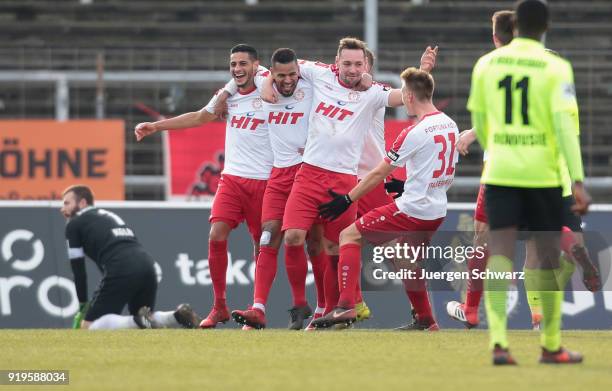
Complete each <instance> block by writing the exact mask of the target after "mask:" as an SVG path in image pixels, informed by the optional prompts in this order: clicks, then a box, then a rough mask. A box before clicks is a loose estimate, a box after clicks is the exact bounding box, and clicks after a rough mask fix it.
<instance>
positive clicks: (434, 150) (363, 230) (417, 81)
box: [313, 68, 459, 330]
mask: <svg viewBox="0 0 612 391" xmlns="http://www.w3.org/2000/svg"><path fill="white" fill-rule="evenodd" d="M401 78H402V84H403V86H402V89H401V93H402V101H403V102H404V106H405V108H406V109H407V110H408V112H410V113H413V114H415V115H417V118H418V122H417V124H416V125H414V126H411V127H409V128H406V129H404V130H403V131H402V132H401V133H400V135H399V136H398V138H397V139H396V140H395V142H394V144H393V147H392V148H391V150H389V152H388V153H387V156H386V157H385V159H384V160H383V161H382V162H381V163H380V164H379V165H378V167H376V169H374V170H373V171H372V172H370V173H369V174H368V175H367V176H366V178H365V179H363V180H362V181H361V182H360V183H359V185H357V186H356V187H354V188H353V189H351V190H350V191H349V192H348V193H341V194H336V193H335V192H331V193H332V195H333V196H334V199H333V200H332V201H330V202H328V203H325V204H322V205H321V206H320V207H319V210H320V213H321V216H322V217H324V218H328V219H331V220H335V219H337V218H339V217H342V216H343V215H346V213H345V212H346V211H347V210H349V209H350V208H351V207H352V205H353V204H354V202H356V201H358V200H359V199H360V198H361V197H363V196H364V195H366V194H367V193H368V192H369V191H371V190H372V189H374V188H375V187H376V186H377V185H379V184H380V183H381V181H382V180H384V178H386V177H387V176H388V175H389V174H391V172H392V171H393V170H394V169H396V168H397V167H401V166H405V167H406V172H407V173H408V175H409V178H408V180H407V181H406V183H405V188H404V192H403V193H402V195H401V197H399V198H398V199H397V200H396V201H395V202H391V203H389V204H387V205H385V206H382V207H379V208H376V209H374V210H372V211H370V212H368V213H366V214H365V215H364V216H362V217H361V218H360V219H359V220H357V221H354V222H353V223H352V224H350V226H348V228H345V229H344V230H343V231H342V232H341V234H340V262H339V264H338V280H339V281H340V299H339V301H338V307H336V308H335V309H334V310H333V311H332V312H330V313H329V314H327V315H326V316H324V317H323V318H320V319H318V320H315V321H314V322H313V324H314V325H315V327H317V328H319V327H320V328H327V327H330V326H332V325H334V324H338V323H352V322H353V321H354V320H355V317H356V313H355V310H354V306H355V286H356V284H357V280H358V278H359V276H360V268H361V242H362V239H363V238H365V239H368V240H370V241H374V242H375V243H384V242H387V241H389V240H392V239H395V238H399V237H402V236H404V235H405V234H406V233H415V232H416V233H417V234H416V235H413V236H412V239H415V240H416V242H410V243H409V244H411V245H420V244H422V243H425V244H427V243H428V242H429V240H431V237H432V236H433V233H434V232H435V231H436V230H437V229H438V227H439V226H440V224H441V223H442V221H443V220H444V217H445V216H446V205H447V199H446V191H447V189H448V188H449V187H450V185H451V183H452V181H453V178H454V174H455V164H456V162H457V155H456V154H455V148H453V147H454V145H455V142H456V140H457V137H458V134H459V133H458V130H457V125H456V124H455V122H454V121H453V120H452V119H450V118H449V117H448V116H447V115H446V114H444V113H441V112H439V111H438V110H437V109H436V107H435V106H434V105H433V102H432V96H433V91H434V80H433V77H432V76H431V75H430V74H428V73H427V72H424V71H421V70H417V69H415V68H408V69H406V70H405V71H404V72H402V74H401ZM408 240H409V241H410V240H411V239H408ZM406 283H407V284H410V285H412V286H413V287H414V288H413V289H408V290H407V293H408V294H409V298H410V301H411V303H412V305H413V309H414V310H415V312H416V321H415V323H414V324H413V325H412V327H411V329H413V330H437V329H438V325H437V323H436V322H435V320H434V317H433V314H432V311H431V306H430V304H429V300H428V299H427V290H426V286H425V280H422V279H420V280H415V281H412V282H406Z"/></svg>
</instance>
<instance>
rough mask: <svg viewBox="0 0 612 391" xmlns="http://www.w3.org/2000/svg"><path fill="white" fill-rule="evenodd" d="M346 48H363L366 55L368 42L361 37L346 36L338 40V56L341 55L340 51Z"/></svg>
mask: <svg viewBox="0 0 612 391" xmlns="http://www.w3.org/2000/svg"><path fill="white" fill-rule="evenodd" d="M344 49H354V50H361V51H362V52H363V56H364V57H365V56H366V44H365V42H363V41H362V40H361V39H359V38H354V37H344V38H342V39H341V40H340V42H338V53H337V55H338V57H340V53H341V52H342V51H343V50H344Z"/></svg>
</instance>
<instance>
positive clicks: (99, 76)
mask: <svg viewBox="0 0 612 391" xmlns="http://www.w3.org/2000/svg"><path fill="white" fill-rule="evenodd" d="M96 119H104V54H103V53H102V52H99V53H98V55H97V56H96Z"/></svg>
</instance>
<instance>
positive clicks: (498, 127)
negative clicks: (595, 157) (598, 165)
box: [468, 38, 584, 188]
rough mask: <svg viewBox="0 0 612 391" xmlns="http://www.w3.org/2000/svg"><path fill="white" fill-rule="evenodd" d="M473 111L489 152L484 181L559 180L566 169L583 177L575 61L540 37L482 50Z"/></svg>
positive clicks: (555, 183)
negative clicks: (548, 47) (552, 49)
mask: <svg viewBox="0 0 612 391" xmlns="http://www.w3.org/2000/svg"><path fill="white" fill-rule="evenodd" d="M468 110H470V112H471V113H472V124H473V125H474V127H475V129H476V135H477V137H478V140H479V142H480V144H481V145H482V146H483V148H484V149H485V150H486V151H487V154H488V159H487V164H486V165H485V168H484V171H483V174H482V182H483V183H486V184H491V185H498V186H510V187H527V188H546V187H559V186H562V185H563V184H564V183H563V182H564V178H563V175H564V173H565V172H567V173H568V174H569V178H570V180H571V181H581V180H582V179H583V177H584V173H583V168H582V158H581V155H580V146H579V142H578V136H577V134H578V126H577V125H578V105H577V103H576V94H575V88H574V76H573V71H572V67H571V65H570V63H569V62H568V61H566V60H565V59H563V58H561V57H559V56H557V55H554V54H552V53H549V52H547V51H546V50H545V48H544V46H543V45H542V44H541V43H539V42H537V41H534V40H532V39H527V38H515V39H514V40H512V42H510V44H508V45H506V46H503V47H501V48H499V49H496V50H494V51H492V52H490V53H488V54H486V55H484V56H483V57H481V58H480V59H479V60H478V62H477V63H476V65H475V66H474V70H473V73H472V86H471V92H470V97H469V100H468ZM565 182H566V187H567V184H568V183H567V180H566V181H565Z"/></svg>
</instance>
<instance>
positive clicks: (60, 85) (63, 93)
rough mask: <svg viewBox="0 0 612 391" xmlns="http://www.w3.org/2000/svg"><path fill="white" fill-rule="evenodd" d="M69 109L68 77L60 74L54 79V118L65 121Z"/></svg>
mask: <svg viewBox="0 0 612 391" xmlns="http://www.w3.org/2000/svg"><path fill="white" fill-rule="evenodd" d="M69 110H70V90H69V88H68V78H67V77H65V76H60V77H58V78H57V79H56V80H55V119H56V120H57V121H67V120H68V116H69V114H68V113H69Z"/></svg>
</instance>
